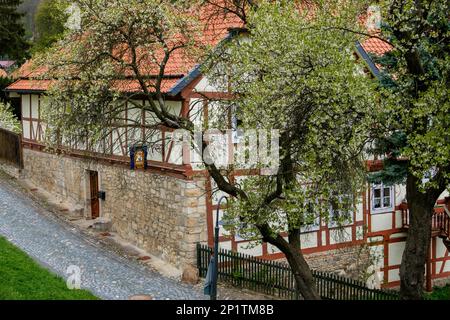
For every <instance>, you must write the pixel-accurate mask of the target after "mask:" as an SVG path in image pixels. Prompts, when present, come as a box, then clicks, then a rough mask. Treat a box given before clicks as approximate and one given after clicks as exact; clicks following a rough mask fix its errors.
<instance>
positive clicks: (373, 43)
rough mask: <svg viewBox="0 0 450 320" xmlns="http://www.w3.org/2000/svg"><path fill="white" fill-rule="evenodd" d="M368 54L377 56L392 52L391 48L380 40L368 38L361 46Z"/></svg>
mask: <svg viewBox="0 0 450 320" xmlns="http://www.w3.org/2000/svg"><path fill="white" fill-rule="evenodd" d="M361 45H362V46H363V48H364V50H366V52H368V53H373V54H376V55H379V56H382V55H384V54H385V53H386V52H389V51H391V50H392V46H391V45H390V44H388V43H386V42H384V41H383V40H381V39H378V38H369V39H367V40H365V41H364V42H363V43H362V44H361Z"/></svg>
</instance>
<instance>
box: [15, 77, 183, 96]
mask: <svg viewBox="0 0 450 320" xmlns="http://www.w3.org/2000/svg"><path fill="white" fill-rule="evenodd" d="M177 82H178V79H164V80H163V81H162V84H161V91H162V92H168V91H169V90H170V89H171V88H172V87H173V86H174V85H175V84H176V83H177ZM148 83H149V91H150V92H154V91H155V89H154V88H153V87H152V86H151V85H152V84H153V85H154V81H152V82H150V81H149V82H148ZM51 84H52V80H33V79H19V80H17V81H16V82H14V83H13V84H11V85H10V86H9V87H8V88H7V90H8V91H46V90H48V89H49V88H50V86H51ZM112 87H113V88H115V89H117V90H118V91H120V92H127V93H136V92H139V91H141V87H140V85H139V83H138V81H137V80H116V81H114V83H113V84H112Z"/></svg>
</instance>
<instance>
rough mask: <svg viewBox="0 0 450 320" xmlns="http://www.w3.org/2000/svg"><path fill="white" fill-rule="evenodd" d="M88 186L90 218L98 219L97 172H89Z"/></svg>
mask: <svg viewBox="0 0 450 320" xmlns="http://www.w3.org/2000/svg"><path fill="white" fill-rule="evenodd" d="M89 185H90V191H91V192H90V194H91V217H92V219H97V218H98V217H100V201H99V198H98V191H99V190H98V172H97V171H89Z"/></svg>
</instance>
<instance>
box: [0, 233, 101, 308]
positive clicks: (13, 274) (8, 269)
mask: <svg viewBox="0 0 450 320" xmlns="http://www.w3.org/2000/svg"><path fill="white" fill-rule="evenodd" d="M95 299H98V298H96V297H95V296H94V295H92V294H91V293H90V292H88V291H86V290H69V289H68V288H67V286H66V281H65V280H64V279H63V278H61V277H58V276H56V275H54V274H53V273H51V272H49V271H48V270H47V269H45V268H43V267H41V266H40V265H38V264H37V263H36V262H34V261H33V259H31V258H30V257H29V256H28V255H26V254H25V253H24V252H22V251H21V250H19V249H17V248H16V247H15V246H13V245H11V244H10V243H9V242H8V241H6V239H4V238H2V237H0V300H95Z"/></svg>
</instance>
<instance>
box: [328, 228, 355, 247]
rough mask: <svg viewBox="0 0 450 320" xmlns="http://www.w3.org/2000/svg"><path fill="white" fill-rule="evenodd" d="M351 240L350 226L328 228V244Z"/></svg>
mask: <svg viewBox="0 0 450 320" xmlns="http://www.w3.org/2000/svg"><path fill="white" fill-rule="evenodd" d="M349 241H352V228H351V227H346V228H339V229H333V230H330V244H337V243H343V242H349Z"/></svg>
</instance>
